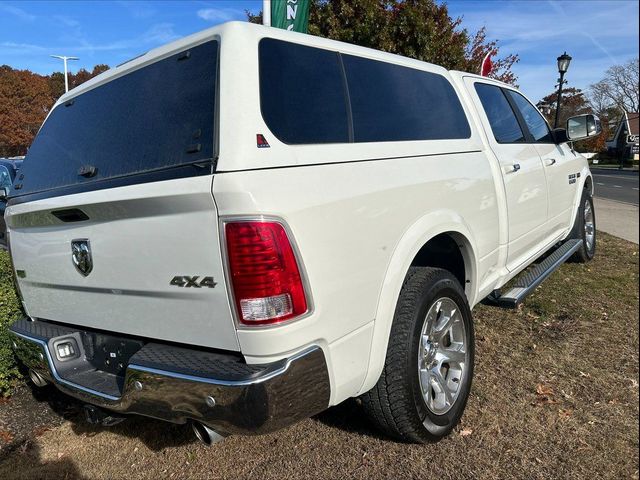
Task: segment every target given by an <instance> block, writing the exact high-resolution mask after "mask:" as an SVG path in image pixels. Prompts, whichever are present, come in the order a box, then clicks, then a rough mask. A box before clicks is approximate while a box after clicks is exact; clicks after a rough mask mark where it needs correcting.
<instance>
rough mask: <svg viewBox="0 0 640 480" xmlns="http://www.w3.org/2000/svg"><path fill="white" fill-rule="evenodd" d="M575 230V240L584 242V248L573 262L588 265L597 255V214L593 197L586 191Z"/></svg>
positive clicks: (577, 252) (574, 257)
mask: <svg viewBox="0 0 640 480" xmlns="http://www.w3.org/2000/svg"><path fill="white" fill-rule="evenodd" d="M573 228H574V229H573V238H577V239H581V240H582V246H581V247H580V249H579V250H578V251H576V253H575V254H574V256H573V260H574V261H576V262H578V263H586V262H588V261H590V260H591V259H592V258H593V257H594V256H595V254H596V214H595V208H594V207H593V197H592V196H591V195H590V194H589V192H588V190H586V189H585V190H583V192H582V197H581V199H580V208H579V209H578V215H577V217H576V223H575V225H574V227H573Z"/></svg>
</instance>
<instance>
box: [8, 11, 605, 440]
mask: <svg viewBox="0 0 640 480" xmlns="http://www.w3.org/2000/svg"><path fill="white" fill-rule="evenodd" d="M599 129H600V128H599V121H598V119H597V118H595V117H593V116H591V115H584V116H580V117H575V118H572V119H570V120H569V121H568V125H567V129H555V130H551V129H550V128H549V126H548V125H547V122H546V121H545V120H544V118H543V117H542V116H541V115H540V113H539V112H538V110H537V109H536V108H535V107H534V106H533V105H532V104H531V102H529V100H527V99H526V98H525V97H524V96H523V95H522V94H521V93H519V92H518V91H517V90H516V89H515V88H513V87H512V86H509V85H505V84H502V83H500V82H497V81H495V80H491V79H488V78H484V77H479V76H476V75H472V74H468V73H463V72H450V71H447V70H445V69H444V68H441V67H438V66H435V65H431V64H428V63H423V62H419V61H416V60H411V59H408V58H403V57H400V56H397V55H391V54H387V53H382V52H378V51H374V50H370V49H367V48H361V47H358V46H355V45H349V44H345V43H339V42H335V41H331V40H326V39H322V38H317V37H314V36H310V35H303V34H298V33H293V32H287V31H284V30H277V29H273V28H267V27H262V26H257V25H250V24H246V23H227V24H224V25H221V26H218V27H215V28H212V29H209V30H205V31H203V32H201V33H197V34H195V35H192V36H189V37H186V38H184V39H182V40H178V41H176V42H173V43H171V44H169V45H166V46H164V47H161V48H158V49H155V50H152V51H150V52H148V53H147V54H145V55H142V56H140V57H138V58H135V59H133V60H131V61H130V62H128V63H125V64H123V65H120V66H118V67H116V68H113V69H111V70H109V71H107V72H105V73H103V74H102V75H100V76H98V77H96V78H94V79H92V80H90V81H88V82H87V83H85V84H83V85H82V86H80V87H78V88H75V89H73V90H72V91H70V92H69V93H68V94H66V95H64V96H63V97H62V98H60V100H59V101H58V102H57V104H56V105H55V107H54V108H53V109H52V111H51V113H50V114H49V116H48V118H47V120H46V121H45V122H44V124H43V126H42V128H41V129H40V132H39V133H38V135H37V138H36V139H35V141H34V143H33V145H32V146H31V148H30V150H29V154H28V155H27V158H26V159H25V161H24V164H23V168H22V169H21V171H20V174H19V176H18V178H17V179H16V181H15V183H14V187H13V191H12V192H11V197H10V200H9V206H8V208H7V213H6V219H7V224H8V230H9V238H10V249H11V255H12V259H13V265H14V269H15V276H16V284H17V289H18V290H19V295H20V298H21V300H22V302H23V305H24V311H25V314H26V315H27V316H26V318H24V319H21V320H18V321H16V322H15V323H14V324H13V326H12V327H11V329H12V332H13V333H14V334H15V335H14V348H15V350H16V353H17V355H18V357H19V358H20V359H21V360H22V362H23V363H24V364H25V365H26V366H27V367H28V368H29V369H30V376H31V378H32V380H33V381H34V383H36V384H37V385H45V384H47V383H54V384H55V385H56V386H57V387H58V388H59V389H60V390H62V391H63V392H66V393H68V394H69V395H72V396H74V397H77V398H80V399H82V400H83V401H85V402H86V404H87V407H86V413H87V417H88V418H89V419H90V420H91V421H93V422H101V423H103V424H111V423H115V422H117V421H119V420H121V419H122V418H124V417H125V416H126V414H141V415H147V416H151V417H155V418H160V419H164V420H167V421H170V422H175V423H185V422H191V423H192V424H193V426H194V430H195V432H196V434H197V435H198V437H199V438H200V439H201V440H203V441H205V442H207V443H211V442H214V441H217V440H219V439H221V438H224V437H225V436H227V435H230V434H259V433H264V432H270V431H273V430H275V429H278V428H282V427H284V426H287V425H290V424H291V423H293V422H295V421H298V420H300V419H303V418H306V417H308V416H311V415H314V414H316V413H318V412H320V411H322V410H324V409H326V408H327V407H329V406H331V405H336V404H338V403H340V402H342V401H344V400H345V399H348V398H350V397H360V398H361V399H362V404H363V406H364V409H365V410H366V412H367V413H368V415H369V416H370V417H371V418H372V419H373V421H374V422H375V423H376V424H377V425H378V426H379V427H380V428H381V429H382V430H383V431H385V432H386V433H388V434H389V435H392V436H394V437H396V438H400V439H403V440H405V441H412V442H424V441H428V440H430V439H434V438H438V437H441V436H443V435H445V434H447V433H448V432H449V431H450V430H451V429H452V428H453V427H454V426H455V425H456V423H457V422H458V420H459V418H460V416H461V415H462V412H463V410H464V407H465V404H466V401H467V398H468V396H469V390H470V386H471V379H472V376H473V362H474V333H473V321H472V316H471V308H472V307H473V306H474V305H476V304H477V303H478V302H480V301H482V300H484V299H486V300H487V301H492V302H494V303H495V304H496V306H498V307H499V306H503V307H505V306H506V307H513V306H515V305H517V304H518V303H519V302H521V301H522V300H523V298H524V297H525V296H526V295H527V293H529V292H530V291H531V290H532V289H533V288H535V287H536V286H537V285H538V284H539V283H540V282H541V281H542V280H544V278H546V276H548V275H549V274H550V273H551V272H552V271H553V270H554V269H555V268H557V267H558V266H559V265H560V264H562V262H564V261H565V260H567V259H568V258H569V257H573V258H575V259H577V260H579V261H587V260H589V259H591V258H592V256H593V254H594V251H595V240H596V239H595V221H594V211H593V203H592V200H591V196H592V190H593V181H592V178H591V174H590V172H589V168H588V166H587V162H586V160H585V159H584V158H583V157H582V156H581V155H580V154H578V153H576V152H575V151H574V150H573V149H572V147H571V144H570V143H568V142H569V141H571V140H578V139H582V138H586V137H589V136H592V135H596V134H598V133H599ZM530 265H532V268H529V269H527V267H529V266H530ZM525 269H527V271H526V272H523V271H524V270H525ZM520 272H523V274H522V275H520V276H518V274H520ZM516 277H517V278H516ZM512 279H513V281H512ZM510 281H512V282H511V283H512V285H510V288H508V289H506V288H504V286H505V285H506V284H507V283H508V282H510ZM501 289H502V290H501Z"/></svg>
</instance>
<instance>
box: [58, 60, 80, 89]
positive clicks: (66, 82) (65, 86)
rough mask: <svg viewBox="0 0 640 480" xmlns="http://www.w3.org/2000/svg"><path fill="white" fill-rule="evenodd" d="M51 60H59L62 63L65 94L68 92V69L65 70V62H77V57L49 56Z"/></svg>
mask: <svg viewBox="0 0 640 480" xmlns="http://www.w3.org/2000/svg"><path fill="white" fill-rule="evenodd" d="M51 56H52V57H53V58H59V59H60V60H62V61H63V62H64V91H65V93H66V92H68V91H69V79H68V78H67V77H68V73H69V71H68V69H67V61H68V60H79V58H78V57H65V56H64V55H51Z"/></svg>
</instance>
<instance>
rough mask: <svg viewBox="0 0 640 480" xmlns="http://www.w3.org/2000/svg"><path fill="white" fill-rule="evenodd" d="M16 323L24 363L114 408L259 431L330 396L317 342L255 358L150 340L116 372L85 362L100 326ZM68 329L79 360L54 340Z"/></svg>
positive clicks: (308, 412)
mask: <svg viewBox="0 0 640 480" xmlns="http://www.w3.org/2000/svg"><path fill="white" fill-rule="evenodd" d="M10 331H11V332H12V333H13V340H14V342H13V343H14V344H13V347H14V350H15V353H16V355H17V356H18V358H19V359H20V360H21V361H22V362H23V363H24V364H25V366H26V367H28V368H29V369H31V370H33V371H35V372H37V373H38V374H40V375H41V376H42V377H44V378H45V379H47V380H49V381H51V382H52V383H53V384H55V385H56V387H57V388H58V389H60V390H61V391H62V392H64V393H66V394H68V395H71V396H73V397H75V398H78V399H80V400H82V401H84V402H86V403H90V404H92V405H96V406H99V407H102V408H105V409H107V410H111V411H114V412H119V413H126V414H139V415H145V416H149V417H154V418H158V419H161V420H165V421H169V422H173V423H185V422H187V421H189V420H194V421H198V422H201V423H203V424H205V425H207V426H209V427H210V428H212V429H214V430H216V431H217V432H220V433H221V434H224V435H229V434H245V435H254V434H263V433H268V432H272V431H274V430H278V429H280V428H283V427H286V426H288V425H291V424H292V423H295V422H297V421H299V420H302V419H304V418H307V417H310V416H312V415H314V414H316V413H319V412H321V411H322V410H324V409H326V408H327V406H328V404H329V395H330V383H329V375H328V372H327V365H326V361H325V357H324V354H323V352H322V349H321V348H320V347H317V346H313V347H310V348H308V349H305V350H303V351H301V352H299V353H297V354H295V355H292V356H291V357H289V358H286V359H283V360H280V361H278V362H275V363H271V364H267V365H260V366H254V365H246V364H244V363H242V362H240V361H239V360H238V358H237V357H230V358H229V359H226V358H225V355H222V354H220V353H209V352H206V351H202V350H196V349H194V350H190V349H186V348H183V347H174V346H171V345H158V344H153V343H146V344H144V346H143V347H142V348H140V349H139V350H138V351H137V352H136V353H135V354H133V355H131V356H130V358H129V361H128V362H127V363H126V365H123V367H122V372H121V373H118V374H111V373H106V372H103V371H100V370H99V369H97V368H95V367H94V366H89V364H88V363H87V362H88V360H87V358H88V357H89V356H90V355H91V352H92V349H93V347H92V346H91V345H89V344H87V343H86V342H87V338H89V337H90V338H94V337H95V335H96V334H95V333H92V332H87V331H84V330H76V329H75V328H74V327H69V326H62V325H58V324H52V323H49V322H43V321H30V320H28V319H23V320H19V321H17V322H16V323H14V324H13V325H12V326H11V327H10ZM97 335H101V334H97ZM69 337H74V338H77V339H79V340H78V341H79V342H81V344H82V343H84V348H82V347H81V349H82V350H83V355H82V356H81V357H79V358H78V359H77V360H74V362H76V363H75V364H71V363H69V364H68V365H65V364H63V363H61V362H60V360H59V359H58V358H57V357H56V353H55V352H54V351H53V348H54V347H53V345H54V343H55V342H59V341H60V340H61V339H65V338H69ZM107 338H116V339H117V337H110V336H108V337H107ZM122 340H123V341H125V339H122ZM122 344H123V345H124V343H122ZM105 351H106V350H105ZM69 365H77V366H76V367H74V368H70V366H69ZM85 367H86V368H85ZM103 386H104V388H103ZM107 387H108V388H107Z"/></svg>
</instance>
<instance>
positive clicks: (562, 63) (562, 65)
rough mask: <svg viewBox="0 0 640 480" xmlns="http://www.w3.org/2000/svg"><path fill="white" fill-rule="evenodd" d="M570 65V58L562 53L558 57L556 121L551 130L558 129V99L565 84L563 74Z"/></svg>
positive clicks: (565, 53)
mask: <svg viewBox="0 0 640 480" xmlns="http://www.w3.org/2000/svg"><path fill="white" fill-rule="evenodd" d="M570 63H571V57H570V56H569V55H567V52H564V53H563V54H562V55H560V56H559V57H558V72H559V73H560V78H559V79H558V99H557V102H556V120H555V122H554V124H553V128H558V116H559V115H560V98H561V97H562V85H564V84H565V83H567V81H566V80H565V79H564V74H565V73H567V70H569V64H570Z"/></svg>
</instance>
